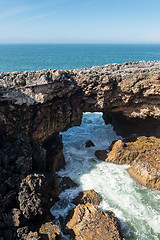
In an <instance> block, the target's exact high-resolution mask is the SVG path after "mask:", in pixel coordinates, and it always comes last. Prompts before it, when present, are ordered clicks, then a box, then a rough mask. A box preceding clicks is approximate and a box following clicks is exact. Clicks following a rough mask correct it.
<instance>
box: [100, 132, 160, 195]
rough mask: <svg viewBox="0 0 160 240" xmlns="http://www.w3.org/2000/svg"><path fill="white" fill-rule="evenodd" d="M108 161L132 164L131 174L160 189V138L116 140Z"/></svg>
mask: <svg viewBox="0 0 160 240" xmlns="http://www.w3.org/2000/svg"><path fill="white" fill-rule="evenodd" d="M103 160H105V161H106V162H112V163H116V164H130V165H131V167H130V168H129V169H128V172H129V173H130V175H131V176H132V177H133V178H134V179H135V180H136V181H137V182H139V183H140V184H142V185H144V186H146V187H148V188H152V189H158V190H160V139H159V138H156V137H145V136H143V137H139V138H137V140H135V141H133V142H125V141H122V140H118V141H116V142H115V143H114V144H113V146H112V150H111V151H110V152H109V153H108V154H107V157H106V158H105V159H103Z"/></svg>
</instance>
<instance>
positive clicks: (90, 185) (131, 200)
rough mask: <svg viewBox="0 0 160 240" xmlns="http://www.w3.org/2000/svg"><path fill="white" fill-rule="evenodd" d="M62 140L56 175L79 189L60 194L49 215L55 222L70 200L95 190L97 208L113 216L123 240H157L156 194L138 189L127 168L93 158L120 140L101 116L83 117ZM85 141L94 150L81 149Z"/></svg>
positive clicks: (158, 209) (159, 205) (159, 235)
mask: <svg viewBox="0 0 160 240" xmlns="http://www.w3.org/2000/svg"><path fill="white" fill-rule="evenodd" d="M62 137H63V144H64V155H65V159H66V166H65V168H64V169H62V170H61V171H59V173H58V174H59V175H60V176H62V177H63V176H68V177H70V178H72V179H73V180H74V181H75V182H77V183H79V184H80V186H79V187H78V188H73V189H68V190H65V191H64V192H62V193H61V194H60V201H59V202H57V203H56V204H55V205H54V206H53V207H52V209H51V212H52V214H53V215H54V216H56V218H57V219H58V217H59V216H62V217H65V216H66V215H67V213H68V211H69V210H70V209H72V208H73V207H75V206H74V205H73V204H72V203H71V200H72V199H73V198H74V197H75V196H76V195H77V194H78V192H79V191H82V190H88V189H95V191H97V192H98V193H99V194H100V195H101V196H102V198H103V200H102V202H101V205H100V208H101V209H103V210H112V211H113V212H114V213H115V214H116V216H117V217H118V218H119V219H120V222H121V226H122V229H123V231H124V232H125V237H126V239H133V240H159V239H160V197H159V195H158V192H157V191H153V190H148V189H146V188H144V187H140V186H138V185H137V184H136V183H135V182H134V180H133V179H131V178H130V176H129V174H128V173H127V172H126V170H125V169H126V168H127V167H129V166H127V165H123V166H119V165H115V164H112V163H105V162H101V161H99V160H98V159H97V158H96V157H95V155H94V153H95V150H97V149H107V148H108V147H109V145H110V144H111V143H112V141H113V140H115V139H119V138H120V137H118V136H117V135H116V134H115V132H114V131H113V128H112V126H111V125H105V123H104V121H103V119H102V114H101V113H85V114H84V115H83V120H82V124H81V126H80V127H73V128H71V129H69V130H68V131H67V132H64V133H62ZM89 139H90V140H92V141H93V142H94V144H95V147H90V148H86V147H85V142H86V141H87V140H89ZM66 239H67V238H66Z"/></svg>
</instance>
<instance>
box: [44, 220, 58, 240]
mask: <svg viewBox="0 0 160 240" xmlns="http://www.w3.org/2000/svg"><path fill="white" fill-rule="evenodd" d="M39 233H40V235H41V234H42V235H43V239H46V240H47V239H48V240H55V239H56V237H57V236H60V229H59V227H58V226H57V225H55V224H54V223H53V222H46V223H45V224H42V226H41V227H40V229H39ZM45 236H46V238H45Z"/></svg>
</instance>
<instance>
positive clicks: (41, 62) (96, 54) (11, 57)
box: [0, 44, 160, 72]
mask: <svg viewBox="0 0 160 240" xmlns="http://www.w3.org/2000/svg"><path fill="white" fill-rule="evenodd" d="M140 60H145V61H154V60H160V44H159V45H147V44H146V45H138V44H137V45H136V44H128V45H125V44H0V72H11V71H19V70H30V71H31V70H38V69H74V68H85V67H92V66H97V65H98V66H102V65H105V64H108V63H115V62H116V63H123V62H128V61H140Z"/></svg>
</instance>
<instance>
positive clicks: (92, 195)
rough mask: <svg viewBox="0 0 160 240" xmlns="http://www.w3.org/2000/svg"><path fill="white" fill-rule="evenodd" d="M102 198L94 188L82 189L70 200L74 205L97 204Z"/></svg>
mask: <svg viewBox="0 0 160 240" xmlns="http://www.w3.org/2000/svg"><path fill="white" fill-rule="evenodd" d="M101 200H102V198H101V196H100V195H99V194H98V193H97V192H96V191H95V190H94V189H91V190H88V191H83V192H80V193H79V194H78V196H77V197H76V198H75V199H74V200H73V201H72V202H73V203H74V204H75V205H78V204H86V203H91V204H93V205H94V206H98V205H99V204H100V201H101Z"/></svg>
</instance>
